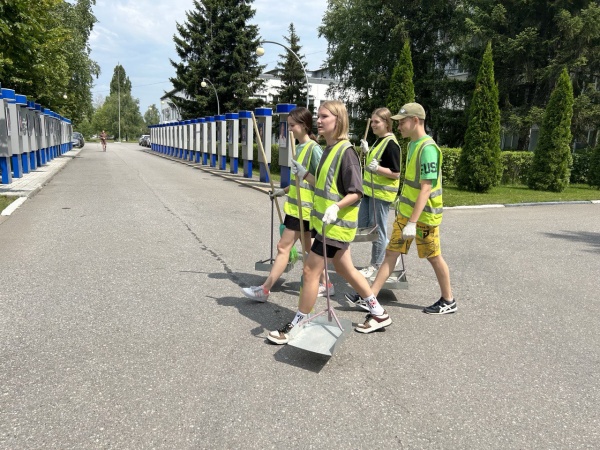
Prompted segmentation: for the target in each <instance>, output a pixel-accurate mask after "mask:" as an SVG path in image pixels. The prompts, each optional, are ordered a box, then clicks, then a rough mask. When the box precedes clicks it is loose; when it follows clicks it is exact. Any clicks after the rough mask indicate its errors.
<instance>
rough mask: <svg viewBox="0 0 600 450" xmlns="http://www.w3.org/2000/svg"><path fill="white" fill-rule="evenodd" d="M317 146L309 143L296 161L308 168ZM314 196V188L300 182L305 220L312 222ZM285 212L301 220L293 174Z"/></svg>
mask: <svg viewBox="0 0 600 450" xmlns="http://www.w3.org/2000/svg"><path fill="white" fill-rule="evenodd" d="M315 145H317V143H316V142H315V141H313V140H310V141H308V142H307V143H306V145H305V146H304V147H303V148H302V151H301V152H300V154H299V155H298V158H297V159H296V161H298V162H300V164H302V165H303V166H304V167H306V168H308V167H309V166H310V160H311V158H312V153H313V152H312V149H313V148H314V146H315ZM313 195H314V193H313V187H312V186H311V185H310V183H307V182H306V181H305V180H300V198H301V199H302V219H303V220H310V212H311V211H312V208H313ZM283 211H284V212H285V213H286V214H288V215H290V216H292V217H296V218H297V219H300V214H299V213H298V195H297V193H296V175H295V174H293V173H292V175H291V177H290V189H289V191H288V195H287V200H286V202H285V203H284V205H283ZM306 231H308V230H306Z"/></svg>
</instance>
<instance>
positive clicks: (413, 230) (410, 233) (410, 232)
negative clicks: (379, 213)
mask: <svg viewBox="0 0 600 450" xmlns="http://www.w3.org/2000/svg"><path fill="white" fill-rule="evenodd" d="M416 235H417V223H416V222H408V223H407V224H406V226H405V227H404V229H403V230H402V239H404V240H405V241H406V240H408V239H414V238H415V236H416Z"/></svg>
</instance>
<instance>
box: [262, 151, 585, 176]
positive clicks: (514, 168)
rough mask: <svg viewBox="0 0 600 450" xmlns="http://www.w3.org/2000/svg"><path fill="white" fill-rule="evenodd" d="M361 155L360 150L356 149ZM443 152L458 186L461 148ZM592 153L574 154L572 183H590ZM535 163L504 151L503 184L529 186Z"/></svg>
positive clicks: (525, 154)
mask: <svg viewBox="0 0 600 450" xmlns="http://www.w3.org/2000/svg"><path fill="white" fill-rule="evenodd" d="M355 148H356V150H357V152H359V154H360V148H359V147H355ZM440 149H441V150H442V155H443V161H442V176H443V182H444V183H450V184H456V168H457V166H458V160H459V159H460V151H461V149H460V148H449V147H440ZM591 155H592V151H591V150H589V149H584V150H579V151H577V152H576V153H573V167H572V169H571V179H570V182H571V183H577V184H580V183H581V184H584V183H587V182H588V177H587V174H588V167H589V164H590V158H591ZM405 158H406V156H405V155H403V161H402V174H401V176H400V180H401V181H403V180H404V164H405V162H406V161H405ZM532 161H533V152H529V151H503V152H502V167H503V172H502V181H501V183H502V184H523V185H526V184H527V173H528V171H529V168H530V167H531V162H532ZM253 167H259V165H258V147H257V145H256V144H254V160H253ZM271 172H272V173H280V168H279V146H278V145H277V144H272V145H271Z"/></svg>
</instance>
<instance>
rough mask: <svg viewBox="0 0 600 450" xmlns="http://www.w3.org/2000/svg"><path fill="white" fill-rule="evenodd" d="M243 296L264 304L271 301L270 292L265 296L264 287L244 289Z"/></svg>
mask: <svg viewBox="0 0 600 450" xmlns="http://www.w3.org/2000/svg"><path fill="white" fill-rule="evenodd" d="M242 294H244V295H245V296H246V297H248V298H251V299H252V300H256V301H257V302H261V303H264V302H266V301H267V300H268V299H269V294H270V292H267V293H266V294H265V291H264V289H263V287H262V286H250V287H247V288H243V289H242Z"/></svg>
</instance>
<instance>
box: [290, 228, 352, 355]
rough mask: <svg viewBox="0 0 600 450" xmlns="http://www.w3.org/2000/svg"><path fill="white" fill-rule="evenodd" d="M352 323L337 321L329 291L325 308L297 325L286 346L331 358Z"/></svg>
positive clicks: (324, 242) (326, 281)
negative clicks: (296, 329) (295, 332)
mask: <svg viewBox="0 0 600 450" xmlns="http://www.w3.org/2000/svg"><path fill="white" fill-rule="evenodd" d="M325 226H326V225H325V223H323V234H322V236H323V255H324V256H323V257H324V258H325V283H326V284H325V285H326V286H328V285H329V270H328V269H327V239H326V238H325ZM350 328H352V322H351V321H349V320H346V319H338V317H337V315H336V314H335V311H334V309H333V307H332V306H331V298H330V296H329V290H327V308H325V309H324V310H323V311H321V312H319V313H317V314H314V315H311V316H310V317H308V318H306V319H304V320H303V321H302V322H300V323H299V324H298V331H297V334H296V335H293V334H292V336H290V341H289V342H288V345H291V346H292V347H296V348H300V349H302V350H306V351H308V352H312V353H318V354H320V355H325V356H333V353H334V352H335V349H336V347H337V346H338V345H339V344H340V343H341V342H342V340H343V339H344V338H345V337H346V336H347V335H348V333H349V331H350Z"/></svg>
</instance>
